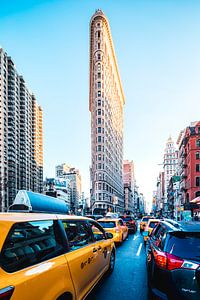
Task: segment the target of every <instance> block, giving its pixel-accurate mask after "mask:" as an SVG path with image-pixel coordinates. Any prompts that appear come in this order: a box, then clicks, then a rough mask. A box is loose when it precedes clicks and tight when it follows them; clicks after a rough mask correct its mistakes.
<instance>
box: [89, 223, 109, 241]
mask: <svg viewBox="0 0 200 300" xmlns="http://www.w3.org/2000/svg"><path fill="white" fill-rule="evenodd" d="M89 224H90V226H91V229H92V233H93V237H94V240H95V241H101V240H105V239H106V237H105V233H104V231H103V230H102V228H101V227H100V226H98V225H97V224H96V223H93V222H89Z"/></svg>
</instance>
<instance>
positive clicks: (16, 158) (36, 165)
mask: <svg viewBox="0 0 200 300" xmlns="http://www.w3.org/2000/svg"><path fill="white" fill-rule="evenodd" d="M42 182H43V140H42V109H41V107H40V106H37V103H36V99H35V96H34V95H33V94H32V93H31V92H30V91H29V90H28V88H27V87H26V84H25V81H24V79H23V77H22V76H19V74H18V72H17V70H16V68H15V65H14V63H13V61H12V59H11V58H10V57H8V56H7V54H6V52H4V50H3V49H2V48H0V211H6V210H7V208H8V207H9V206H10V204H11V203H12V201H13V200H14V198H15V196H16V194H17V192H18V190H19V189H26V190H32V191H35V192H42Z"/></svg>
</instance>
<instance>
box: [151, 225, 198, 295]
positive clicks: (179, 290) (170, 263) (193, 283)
mask: <svg viewBox="0 0 200 300" xmlns="http://www.w3.org/2000/svg"><path fill="white" fill-rule="evenodd" d="M177 224H178V225H177ZM146 255H147V258H146V264H147V278H148V279H147V280H148V287H149V299H163V300H164V299H168V300H174V299H185V300H197V299H200V224H199V222H185V223H184V222H180V223H177V222H171V220H169V222H168V220H167V219H166V220H164V221H160V222H159V223H158V224H157V226H156V227H155V228H154V229H153V231H152V233H151V236H150V238H149V239H148V240H147V245H146Z"/></svg>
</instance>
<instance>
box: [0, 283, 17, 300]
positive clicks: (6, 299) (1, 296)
mask: <svg viewBox="0 0 200 300" xmlns="http://www.w3.org/2000/svg"><path fill="white" fill-rule="evenodd" d="M13 292H14V286H8V287H6V288H4V289H1V290H0V300H10V299H11V296H12V294H13Z"/></svg>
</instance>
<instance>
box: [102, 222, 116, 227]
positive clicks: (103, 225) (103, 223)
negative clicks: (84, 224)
mask: <svg viewBox="0 0 200 300" xmlns="http://www.w3.org/2000/svg"><path fill="white" fill-rule="evenodd" d="M98 223H99V224H100V225H101V226H102V227H104V228H114V227H115V226H116V225H115V222H113V221H100V222H98Z"/></svg>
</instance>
